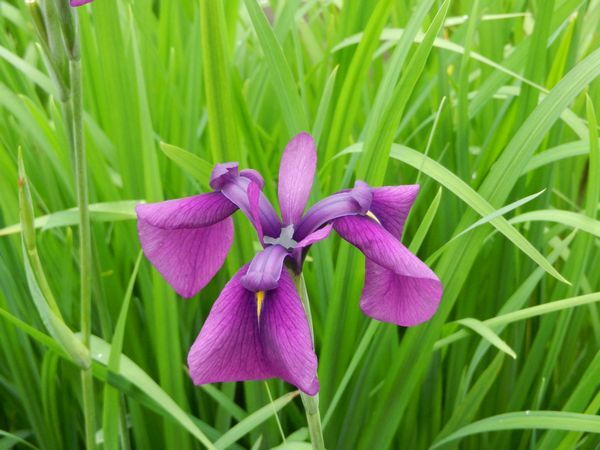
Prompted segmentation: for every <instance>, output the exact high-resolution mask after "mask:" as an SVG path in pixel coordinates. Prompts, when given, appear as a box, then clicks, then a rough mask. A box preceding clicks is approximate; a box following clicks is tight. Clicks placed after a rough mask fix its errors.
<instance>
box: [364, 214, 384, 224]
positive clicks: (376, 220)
mask: <svg viewBox="0 0 600 450" xmlns="http://www.w3.org/2000/svg"><path fill="white" fill-rule="evenodd" d="M366 216H367V217H370V218H371V219H373V220H374V221H375V222H377V223H378V224H379V225H381V222H380V221H379V219H378V218H377V217H375V214H373V213H372V212H371V211H367V214H366Z"/></svg>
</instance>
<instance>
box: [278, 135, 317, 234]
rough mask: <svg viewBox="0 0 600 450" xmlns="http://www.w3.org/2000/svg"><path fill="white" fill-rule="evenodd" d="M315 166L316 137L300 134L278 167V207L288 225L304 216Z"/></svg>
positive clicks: (292, 141)
mask: <svg viewBox="0 0 600 450" xmlns="http://www.w3.org/2000/svg"><path fill="white" fill-rule="evenodd" d="M316 166H317V153H316V152H315V143H314V141H313V138H312V136H311V135H310V134H308V133H300V134H299V135H297V136H296V137H294V138H293V139H292V140H291V141H290V142H289V143H288V145H287V146H286V147H285V150H284V152H283V156H282V157H281V164H280V166H279V186H278V196H279V207H280V209H281V217H282V218H283V223H284V224H285V225H291V224H296V223H297V222H298V221H299V220H300V218H301V217H302V213H303V212H304V207H305V206H306V202H307V201H308V197H309V195H310V189H311V187H312V183H313V178H314V174H315V168H316Z"/></svg>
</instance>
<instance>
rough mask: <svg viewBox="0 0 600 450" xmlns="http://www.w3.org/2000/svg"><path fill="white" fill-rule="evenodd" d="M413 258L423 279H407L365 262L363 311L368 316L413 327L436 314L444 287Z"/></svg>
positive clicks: (423, 265) (361, 299)
mask: <svg viewBox="0 0 600 450" xmlns="http://www.w3.org/2000/svg"><path fill="white" fill-rule="evenodd" d="M413 258H414V260H413V261H412V262H411V264H414V265H415V266H420V268H421V270H422V271H423V277H414V276H404V275H402V274H399V273H395V272H393V271H391V270H389V269H387V268H386V267H383V266H380V265H378V264H376V263H375V262H373V261H371V260H369V259H367V260H366V270H365V286H364V288H363V292H362V295H361V298H360V308H361V309H362V311H363V312H364V313H365V314H366V315H367V316H369V317H372V318H373V319H376V320H380V321H382V322H391V323H394V324H396V325H400V326H403V327H412V326H415V325H418V324H420V323H423V322H425V321H427V320H429V319H430V318H431V317H432V316H433V315H434V314H435V312H436V311H437V309H438V306H439V304H440V298H441V297H442V285H441V283H440V281H439V280H438V279H437V278H431V273H430V270H429V268H428V267H427V266H425V264H424V263H422V262H421V261H420V260H418V259H417V257H416V256H413Z"/></svg>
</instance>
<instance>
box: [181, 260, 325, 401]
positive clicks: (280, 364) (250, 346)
mask: <svg viewBox="0 0 600 450" xmlns="http://www.w3.org/2000/svg"><path fill="white" fill-rule="evenodd" d="M247 267H248V266H244V267H242V269H240V271H238V273H237V274H236V275H235V276H234V277H233V278H232V279H231V281H230V282H229V283H227V285H226V286H225V288H224V289H223V291H222V292H221V295H220V296H219V298H218V299H217V300H216V302H215V304H214V305H213V307H212V310H211V311H210V314H209V316H208V318H207V319H206V322H205V323H204V326H203V327H202V330H201V331H200V334H199V335H198V337H197V338H196V341H195V342H194V344H193V346H192V348H191V349H190V353H189V355H188V366H189V369H190V374H191V376H192V379H193V380H194V383H196V384H205V383H216V382H226V381H247V380H262V379H266V378H272V377H278V378H282V379H283V380H285V381H287V382H288V383H291V384H293V385H295V386H297V387H298V388H299V389H301V390H302V391H304V392H306V393H307V394H309V395H314V394H316V393H317V391H318V389H319V383H318V380H317V357H316V355H315V353H314V350H313V346H312V341H311V336H310V329H309V326H308V321H307V319H306V315H305V313H304V308H303V306H302V302H301V301H300V298H299V297H298V294H297V293H296V290H295V287H294V284H293V282H292V279H291V277H290V275H289V274H288V273H287V272H285V271H284V272H283V273H282V275H281V282H280V285H279V287H278V288H277V289H275V290H272V291H269V292H267V293H266V294H265V298H264V300H263V308H262V312H261V315H260V317H259V316H258V314H257V309H256V299H255V294H254V293H253V292H251V291H248V290H247V289H245V288H244V287H243V286H242V285H241V282H240V279H241V277H242V276H243V274H244V273H245V272H246V270H247Z"/></svg>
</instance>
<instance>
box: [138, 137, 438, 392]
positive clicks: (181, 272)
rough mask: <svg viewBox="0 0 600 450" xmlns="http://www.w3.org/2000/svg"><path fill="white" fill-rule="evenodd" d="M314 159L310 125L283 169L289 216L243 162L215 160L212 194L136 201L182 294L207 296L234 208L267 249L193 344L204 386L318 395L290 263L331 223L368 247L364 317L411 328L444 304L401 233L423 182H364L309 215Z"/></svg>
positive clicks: (226, 245)
mask: <svg viewBox="0 0 600 450" xmlns="http://www.w3.org/2000/svg"><path fill="white" fill-rule="evenodd" d="M316 163H317V155H316V152H315V147H314V142H313V139H312V137H311V136H310V135H309V134H307V133H301V134H299V135H298V136H296V137H294V138H293V139H292V140H291V141H290V142H289V144H288V145H287V147H286V149H285V151H284V154H283V157H282V159H281V165H280V168H279V185H278V196H279V206H280V210H281V219H280V218H279V216H278V215H277V213H276V211H275V209H274V208H273V206H272V205H271V204H270V203H269V201H268V200H267V198H266V197H265V196H264V194H263V192H262V188H263V185H264V182H263V179H262V177H261V175H260V174H259V173H258V172H256V171H254V170H239V169H238V164H237V163H224V164H217V165H216V166H215V168H214V170H213V173H212V176H211V180H210V186H211V187H212V188H213V190H214V191H213V192H210V193H206V194H200V195H195V196H192V197H187V198H183V199H178V200H168V201H165V202H160V203H153V204H141V205H138V206H137V208H136V212H137V216H138V232H139V236H140V241H141V244H142V248H143V250H144V253H145V255H146V257H147V258H148V259H149V260H150V261H151V262H152V264H153V265H154V266H155V267H156V269H157V270H158V271H159V272H160V273H161V274H162V275H163V276H164V278H165V279H166V280H167V281H168V282H169V284H170V285H171V286H172V287H173V288H174V289H175V290H176V291H177V293H179V294H180V295H182V296H183V297H191V296H193V295H195V294H196V293H198V292H199V291H200V290H201V289H202V288H203V287H204V286H205V285H206V284H207V283H208V282H209V281H210V280H211V279H212V277H213V276H214V275H215V273H216V272H217V271H218V270H219V269H220V268H221V266H222V265H223V262H224V261H225V257H226V256H227V253H228V252H229V249H230V247H231V243H232V239H233V223H232V219H231V217H230V216H231V215H232V214H233V213H234V212H235V211H236V210H238V209H241V210H242V212H243V213H244V214H245V215H246V216H247V217H248V218H249V219H250V221H251V222H252V224H253V225H254V228H255V229H256V231H257V234H258V238H259V240H260V242H261V244H262V247H263V250H262V251H260V252H259V253H258V254H256V256H255V257H254V259H253V260H252V261H251V262H250V263H249V264H246V265H245V266H243V267H242V268H241V269H240V270H239V271H238V272H237V273H236V274H235V275H234V276H233V278H232V279H231V280H230V281H229V282H228V283H227V285H226V286H225V288H224V289H223V291H222V292H221V294H220V295H219V297H218V298H217V300H216V301H215V304H214V305H213V307H212V310H211V311H210V314H209V316H208V318H207V319H206V322H205V323H204V326H203V327H202V330H201V331H200V334H199V335H198V337H197V339H196V341H195V342H194V344H193V346H192V348H191V350H190V353H189V356H188V365H189V369H190V374H191V376H192V378H193V380H194V382H195V383H196V384H204V383H212V382H222V381H243V380H260V379H265V378H272V377H278V378H282V379H283V380H285V381H287V382H288V383H291V384H293V385H295V386H297V387H298V388H299V389H300V390H302V391H303V392H305V393H307V394H309V395H314V394H315V393H316V392H318V390H319V382H318V380H317V357H316V355H315V352H314V348H313V342H312V338H311V332H310V328H309V324H308V321H307V318H306V314H305V312H304V308H303V305H302V301H301V299H300V297H299V295H298V292H297V291H296V288H295V285H294V282H293V279H292V275H290V271H291V272H293V273H295V274H299V273H301V271H302V264H303V262H304V258H305V256H306V253H307V251H308V249H309V247H310V246H311V245H312V244H314V243H316V242H318V241H320V240H322V239H325V238H326V237H327V236H328V235H329V233H330V231H331V229H332V228H333V229H335V230H336V231H337V233H338V234H339V235H340V236H341V237H342V238H344V239H345V240H347V241H348V242H350V243H351V244H353V245H354V246H356V247H358V248H359V249H360V250H361V251H362V252H363V253H364V254H365V256H366V276H365V285H364V289H363V292H362V297H361V300H360V306H361V308H362V310H363V312H364V313H365V314H367V315H368V316H370V317H373V318H374V319H377V320H380V321H384V322H391V323H394V324H397V325H401V326H412V325H417V324H419V323H421V322H424V321H426V320H428V319H429V318H430V317H431V316H432V315H433V314H434V312H435V311H436V309H437V307H438V304H439V301H440V297H441V295H442V286H441V284H440V281H439V279H438V278H437V276H436V275H435V274H434V273H433V272H432V271H431V270H430V269H429V268H428V267H427V266H426V265H425V264H424V263H423V262H421V260H419V259H418V258H417V257H416V256H415V255H413V254H412V253H410V251H409V250H408V249H407V248H406V247H404V245H402V243H401V242H400V237H401V235H402V229H403V227H404V222H405V220H406V217H407V215H408V212H409V210H410V208H411V206H412V204H413V202H414V200H415V197H416V195H417V193H418V191H419V187H418V185H407V186H389V187H380V188H372V187H369V186H368V185H367V184H366V183H364V182H361V181H357V182H356V184H355V186H354V188H352V189H348V190H344V191H341V192H338V193H335V194H333V195H331V196H329V197H326V198H324V199H323V200H321V201H319V202H317V203H316V204H314V205H313V206H312V207H310V208H309V209H308V211H307V212H306V213H305V214H304V209H305V206H306V203H307V201H308V197H309V194H310V190H311V186H312V182H313V177H314V172H315V168H316ZM284 266H287V268H289V269H290V271H288V270H286V269H285V268H284Z"/></svg>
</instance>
